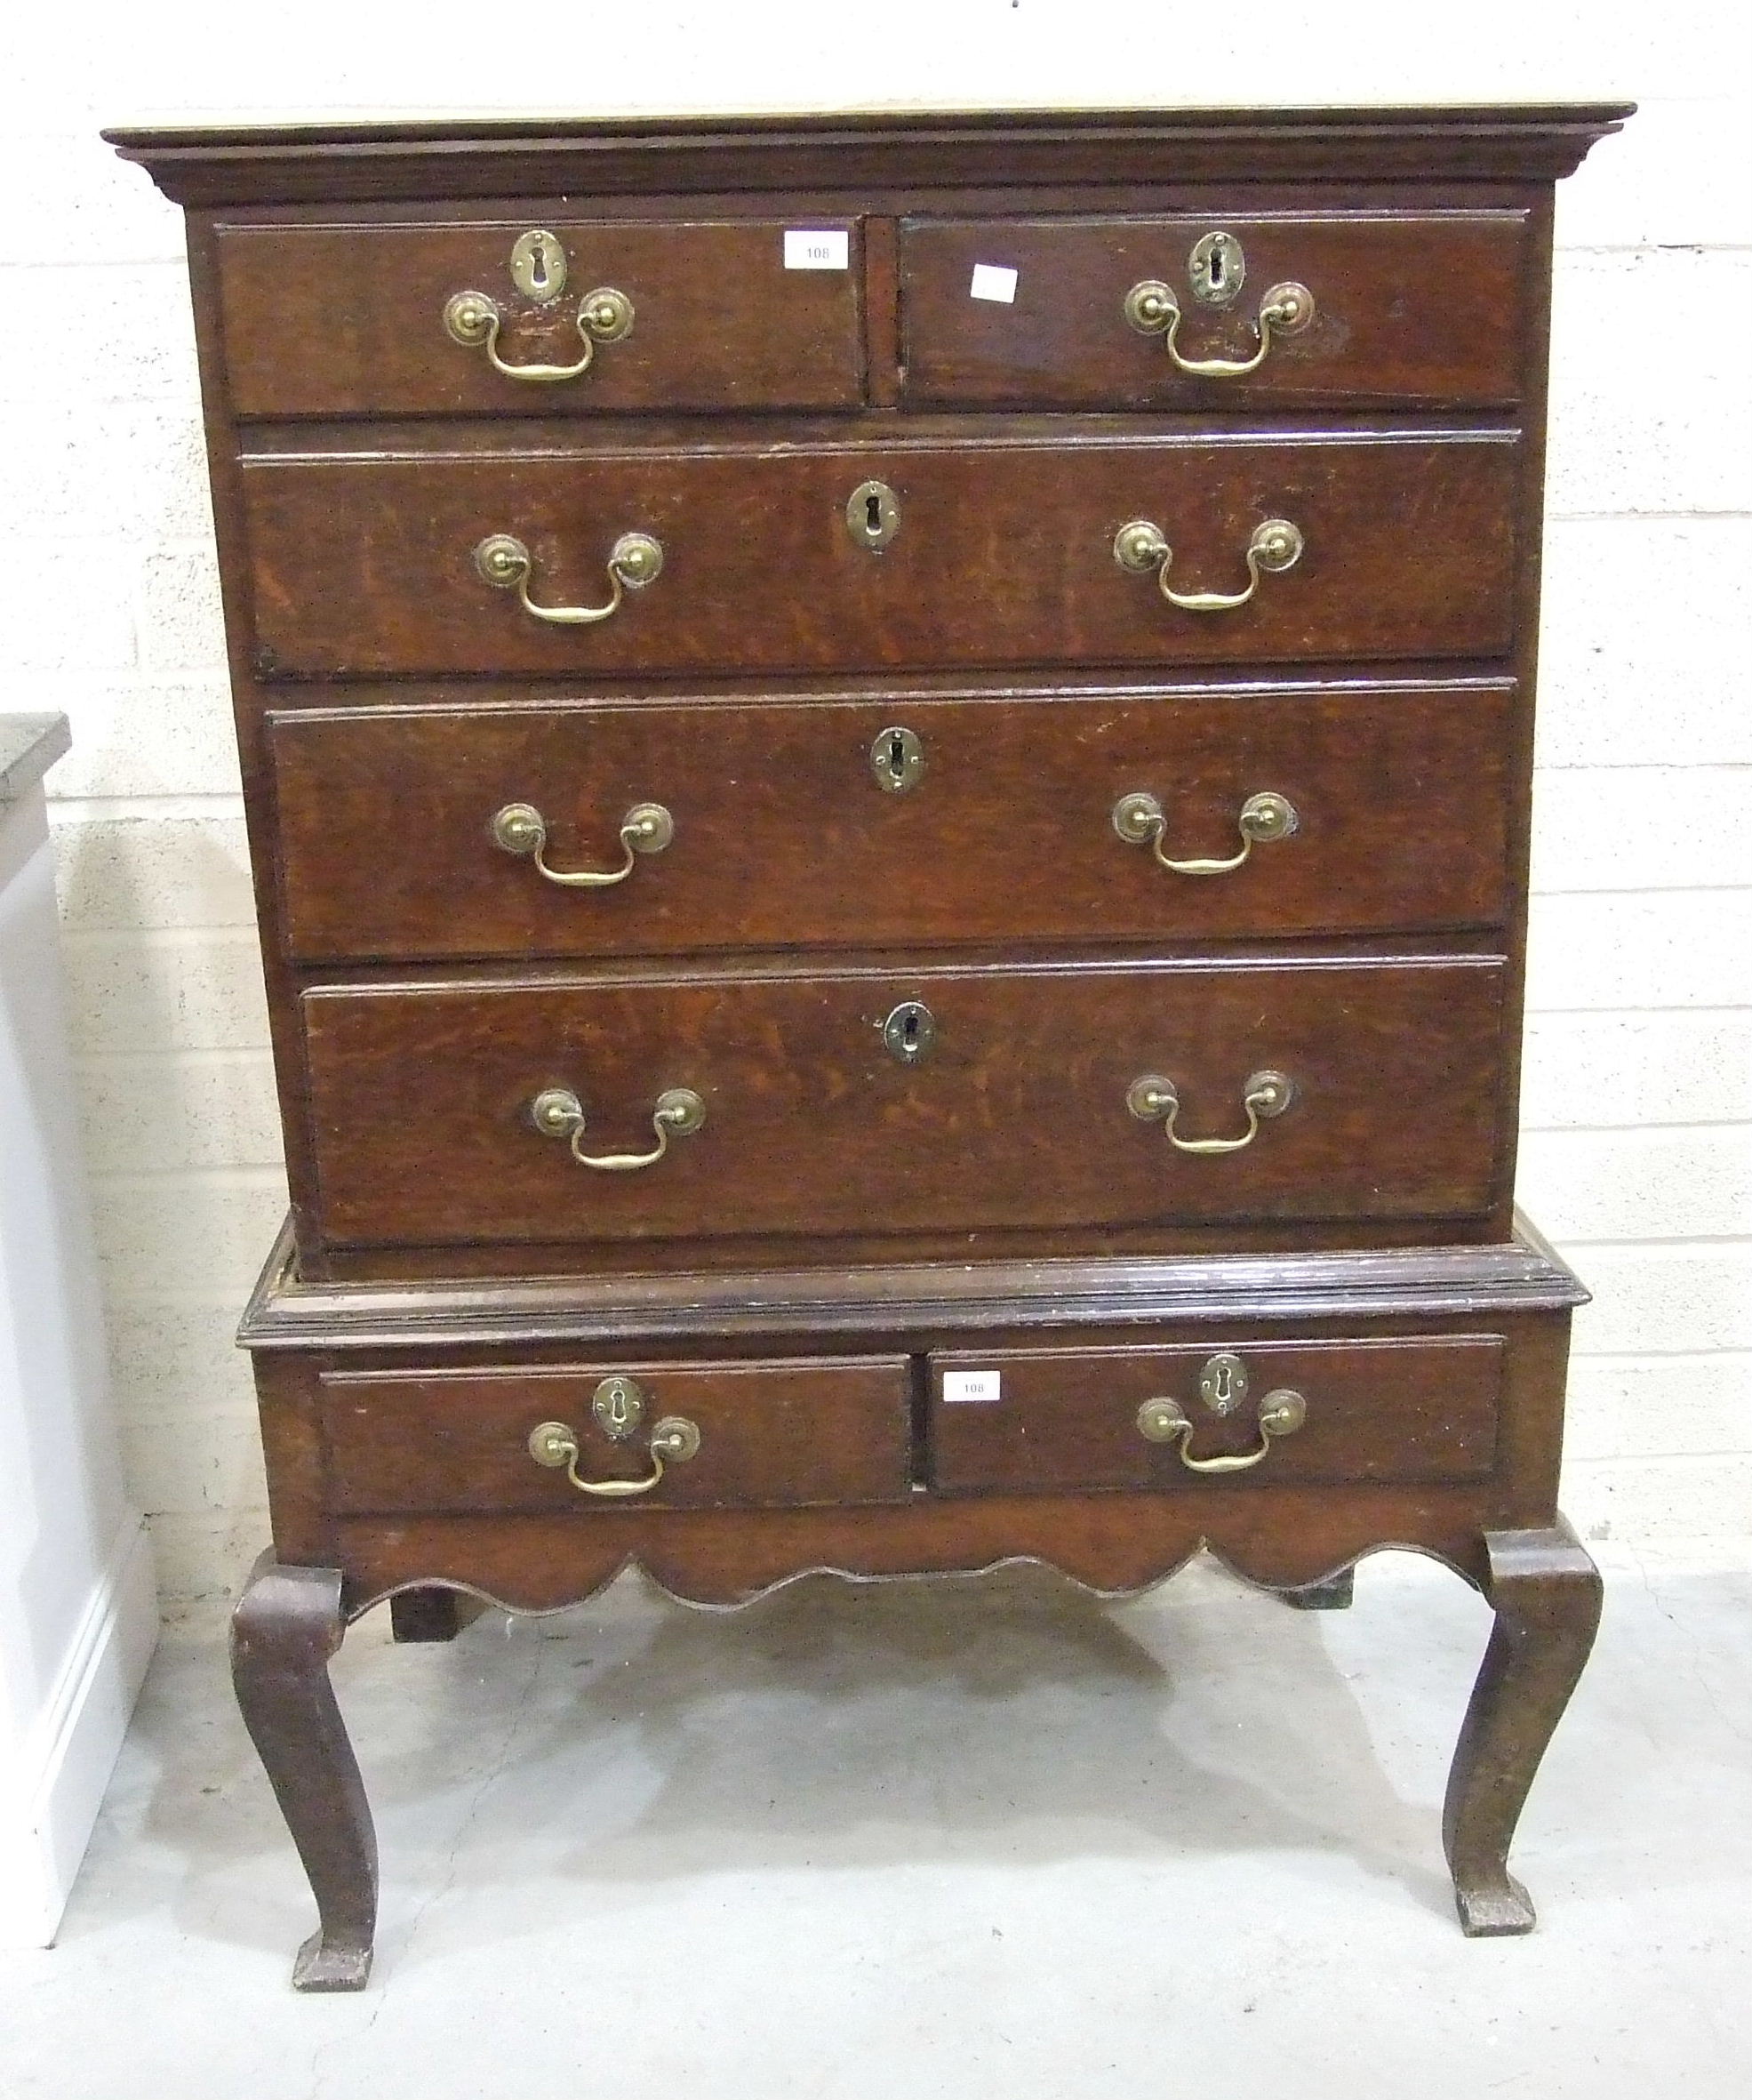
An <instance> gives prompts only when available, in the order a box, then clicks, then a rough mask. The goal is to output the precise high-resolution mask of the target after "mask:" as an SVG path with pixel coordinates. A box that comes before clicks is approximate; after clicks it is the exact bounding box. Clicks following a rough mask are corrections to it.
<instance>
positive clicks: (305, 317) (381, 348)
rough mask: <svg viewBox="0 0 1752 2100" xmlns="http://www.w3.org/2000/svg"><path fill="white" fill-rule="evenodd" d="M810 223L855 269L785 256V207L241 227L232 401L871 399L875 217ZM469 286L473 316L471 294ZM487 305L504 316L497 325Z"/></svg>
mask: <svg viewBox="0 0 1752 2100" xmlns="http://www.w3.org/2000/svg"><path fill="white" fill-rule="evenodd" d="M812 229H814V230H819V231H820V232H822V233H824V234H826V235H828V236H829V238H828V249H829V252H831V253H836V254H843V256H844V267H842V268H838V269H819V268H817V269H788V268H787V267H786V254H787V248H786V236H787V232H788V230H795V229H788V228H786V227H785V226H783V225H781V224H780V223H779V222H778V221H776V220H773V221H768V220H734V221H726V222H722V223H716V224H715V223H690V222H687V221H684V220H628V219H618V220H607V219H604V220H576V219H570V218H566V217H564V216H562V217H558V218H556V217H552V216H547V215H544V214H543V212H542V211H541V208H540V206H537V205H531V206H530V208H529V215H528V216H526V217H523V218H516V219H505V220H476V221H474V222H472V223H469V224H467V225H456V224H450V225H430V226H411V225H392V224H376V225H356V226H253V227H252V226H228V227H224V228H221V229H220V235H219V282H220V308H221V311H222V313H223V317H224V327H225V355H226V373H227V380H228V385H229V387H230V390H231V402H232V408H233V411H234V413H236V414H237V415H239V416H244V417H256V416H261V417H268V416H363V415H375V416H398V415H458V414H467V415H482V414H488V415H518V414H521V415H540V416H568V415H580V414H581V415H589V414H592V413H627V412H629V411H632V412H637V411H641V410H653V409H720V410H736V409H770V408H790V409H844V408H854V407H856V406H858V405H860V403H861V401H862V400H863V397H864V377H863V349H862V325H861V322H860V314H859V303H858V285H859V278H860V270H861V259H860V240H859V228H858V225H857V223H856V221H855V220H845V219H828V220H820V221H819V222H818V221H812ZM536 235H545V236H550V242H542V241H535V240H531V241H529V242H528V246H527V249H526V251H525V252H526V253H527V256H528V260H527V261H525V260H522V259H521V258H520V257H519V256H518V254H517V246H518V244H519V242H520V241H524V240H525V239H526V236H536ZM792 252H793V254H795V249H793V251H792ZM514 269H515V271H516V275H515V276H514ZM532 272H534V273H535V275H534V276H533V277H532ZM519 277H521V279H522V285H523V286H527V287H530V288H529V289H524V288H520V285H519V282H518V278H519ZM556 287H557V289H556ZM470 293H472V294H475V295H476V301H477V302H479V303H477V304H476V306H475V308H474V309H472V319H471V316H470V309H468V308H466V307H463V308H459V306H458V305H457V303H456V302H457V301H458V300H459V299H460V298H463V297H464V296H465V295H467V294H470ZM604 293H612V294H614V297H613V298H612V299H609V300H606V301H604V298H603V296H602V295H603V294H604ZM592 294H596V301H595V303H594V304H592V303H591V295H592ZM490 310H491V312H492V313H493V314H495V315H496V317H497V319H496V325H495V326H493V327H490V328H484V327H483V325H482V322H483V317H484V316H486V315H487V314H488V313H489V311H490ZM459 334H460V337H461V338H462V340H459ZM489 336H490V337H491V340H490V341H489V340H488V338H489ZM495 360H496V361H497V365H496V364H495ZM498 365H502V366H505V367H508V369H507V370H500V369H498V368H497V366H498ZM580 365H581V367H582V369H577V368H578V367H580ZM538 370H543V371H546V372H547V373H566V374H569V376H564V377H558V378H555V377H548V378H538V377H535V376H532V374H533V373H535V372H536V371H538Z"/></svg>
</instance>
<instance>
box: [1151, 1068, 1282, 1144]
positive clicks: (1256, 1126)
mask: <svg viewBox="0 0 1752 2100" xmlns="http://www.w3.org/2000/svg"><path fill="white" fill-rule="evenodd" d="M1295 1097H1296V1085H1295V1081H1294V1080H1293V1079H1292V1078H1290V1077H1289V1076H1288V1075H1287V1074H1286V1073H1284V1072H1269V1071H1265V1072H1254V1073H1252V1075H1251V1076H1250V1077H1249V1078H1248V1081H1247V1084H1246V1086H1245V1087H1244V1090H1243V1092H1242V1095H1241V1106H1242V1108H1243V1109H1244V1110H1245V1111H1246V1116H1247V1127H1246V1129H1245V1131H1244V1133H1243V1134H1242V1135H1241V1136H1239V1137H1182V1136H1181V1135H1180V1133H1179V1131H1177V1130H1176V1129H1175V1127H1174V1124H1175V1121H1176V1119H1177V1118H1178V1117H1179V1115H1180V1090H1179V1088H1178V1087H1177V1086H1175V1085H1174V1082H1173V1081H1172V1079H1164V1078H1161V1077H1160V1075H1159V1074H1157V1073H1154V1072H1150V1073H1147V1074H1145V1076H1144V1077H1143V1078H1140V1079H1133V1080H1132V1084H1131V1085H1130V1086H1128V1087H1127V1088H1126V1090H1125V1105H1126V1107H1127V1108H1128V1109H1130V1110H1131V1111H1132V1114H1133V1115H1134V1116H1135V1117H1136V1118H1138V1120H1139V1121H1140V1123H1160V1124H1161V1126H1162V1128H1163V1133H1164V1135H1165V1136H1166V1138H1167V1140H1168V1142H1169V1143H1170V1144H1171V1145H1172V1146H1173V1148H1174V1150H1176V1151H1177V1152H1191V1153H1195V1154H1198V1155H1200V1156H1204V1155H1206V1154H1210V1153H1215V1152H1242V1151H1245V1150H1246V1149H1247V1147H1248V1146H1249V1145H1251V1144H1252V1142H1253V1140H1254V1139H1255V1138H1256V1137H1257V1136H1258V1135H1259V1134H1260V1124H1261V1123H1265V1122H1269V1121H1270V1120H1271V1119H1272V1118H1274V1117H1276V1116H1281V1115H1282V1114H1283V1113H1284V1110H1285V1109H1287V1108H1288V1107H1289V1105H1290V1103H1291V1102H1292V1101H1293V1100H1294V1099H1295Z"/></svg>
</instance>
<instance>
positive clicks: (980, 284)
mask: <svg viewBox="0 0 1752 2100" xmlns="http://www.w3.org/2000/svg"><path fill="white" fill-rule="evenodd" d="M967 296H968V297H969V298H970V299H990V300H995V301H996V302H997V304H998V305H999V306H1014V305H1015V303H1016V273H1015V271H1014V270H1013V269H1005V268H1004V266H1003V265H1002V264H1001V263H996V262H976V263H975V264H974V265H973V282H972V284H971V285H969V286H968V287H967Z"/></svg>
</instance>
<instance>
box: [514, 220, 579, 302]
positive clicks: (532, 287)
mask: <svg viewBox="0 0 1752 2100" xmlns="http://www.w3.org/2000/svg"><path fill="white" fill-rule="evenodd" d="M565 278H566V260H565V250H564V248H563V247H562V246H561V245H560V243H559V240H558V238H557V236H556V235H554V234H551V233H549V232H548V230H547V228H545V227H539V226H538V227H532V228H530V230H529V232H527V233H520V234H519V235H518V236H517V237H516V240H515V241H513V242H512V244H511V282H512V283H513V284H514V285H516V287H517V289H518V291H519V292H521V293H523V295H524V298H525V299H533V300H537V301H540V302H541V303H543V304H546V303H547V302H548V301H551V300H556V299H557V298H558V297H559V295H560V293H562V292H564V290H565Z"/></svg>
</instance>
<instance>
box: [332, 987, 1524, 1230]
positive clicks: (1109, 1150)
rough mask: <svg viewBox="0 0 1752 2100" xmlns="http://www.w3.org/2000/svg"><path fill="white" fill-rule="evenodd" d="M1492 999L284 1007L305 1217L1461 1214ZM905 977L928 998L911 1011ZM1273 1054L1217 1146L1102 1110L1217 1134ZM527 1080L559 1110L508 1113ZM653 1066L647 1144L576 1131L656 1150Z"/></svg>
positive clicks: (615, 997) (1487, 1174)
mask: <svg viewBox="0 0 1752 2100" xmlns="http://www.w3.org/2000/svg"><path fill="white" fill-rule="evenodd" d="M1502 999H1503V969H1502V966H1501V964H1500V960H1499V959H1498V958H1492V957H1454V958H1441V959H1420V960H1417V961H1412V962H1404V961H1390V962H1389V961H1369V962H1364V961H1356V960H1344V961H1331V962H1329V961H1324V960H1323V961H1297V962H1278V963H1272V964H1269V965H1258V964H1254V963H1251V962H1241V961H1224V962H1219V963H1215V964H1211V963H1197V964H1195V963H1182V962H1172V963H1154V964H1140V965H1126V966H1120V965H1117V964H1105V965H1104V964H1080V965H1066V964H1056V965H1052V964H1043V965H1040V966H973V967H968V968H955V967H946V966H932V967H927V968H918V969H913V970H904V971H902V970H895V969H892V968H878V967H875V966H856V965H854V966H846V967H844V968H842V969H838V970H825V969H820V970H814V971H810V970H805V969H798V968H794V967H791V966H772V967H770V968H769V969H767V970H765V971H763V972H756V971H752V970H741V971H732V970H731V969H728V968H725V967H724V966H699V967H697V968H694V969H691V970H684V971H678V972H676V973H674V974H668V975H665V974H659V973H657V972H655V971H653V970H649V969H647V970H639V969H636V968H632V969H628V970H624V971H621V972H611V971H608V970H601V971H598V972H596V973H595V974H592V975H589V976H588V977H587V976H582V975H580V976H577V977H573V978H572V979H569V980H547V981H541V980H526V981H523V982H500V983H480V982H475V983H468V984H455V983H436V984H430V985H425V986H419V985H391V986H384V987H379V986H372V985H348V986H336V987H332V988H323V989H320V990H311V991H307V992H306V993H305V995H304V997H303V1002H302V1004H303V1012H304V1020H305V1027H306V1031H307V1041H308V1060H309V1074H310V1086H311V1096H310V1106H311V1119H312V1127H313V1131H314V1141H315V1149H316V1169H317V1181H318V1184H319V1188H320V1191H321V1209H322V1215H323V1223H324V1231H325V1233H326V1234H327V1235H328V1236H329V1237H330V1238H332V1239H334V1240H336V1241H340V1242H348V1243H352V1244H355V1245H370V1244H373V1243H379V1244H414V1243H422V1242H423V1243H432V1244H445V1243H464V1242H467V1241H469V1240H471V1239H476V1238H479V1239H489V1240H496V1241H500V1242H505V1241H519V1240H523V1241H550V1242H552V1241H564V1240H580V1239H582V1240H590V1239H625V1238H641V1237H650V1236H668V1237H684V1238H694V1237H700V1236H716V1235H724V1234H735V1233H786V1234H823V1233H851V1232H868V1231H871V1230H885V1231H895V1230H907V1229H908V1228H911V1227H938V1228H948V1229H956V1230H958V1229H962V1228H967V1229H972V1228H975V1227H980V1226H990V1227H1009V1226H1015V1227H1040V1226H1045V1227H1054V1226H1057V1227H1068V1226H1077V1225H1101V1224H1109V1223H1111V1224H1119V1223H1132V1224H1148V1223H1151V1222H1181V1221H1202V1220H1207V1219H1232V1220H1246V1219H1263V1220H1270V1219H1346V1218H1395V1217H1411V1218H1437V1217H1458V1216H1470V1215H1475V1214H1478V1213H1480V1212H1483V1211H1484V1210H1485V1209H1487V1208H1488V1207H1489V1206H1490V1204H1491V1203H1492V1200H1493V1198H1494V1197H1495V1196H1496V1194H1497V1193H1498V1191H1497V1190H1496V1187H1495V1164H1496V1163H1495V1142H1494V1133H1495V1129H1496V1118H1497V1100H1498V1087H1499V1067H1500V1056H1501V1030H1502ZM909 1002H916V1003H918V1004H921V1005H923V1006H924V1007H925V1008H926V1009H927V1011H928V1016H929V1018H928V1019H926V1018H925V1017H924V1016H921V1015H920V1014H917V1013H916V1012H911V1013H910V1022H911V1026H910V1027H909V1026H908V1017H909V1006H908V1003H909ZM891 1046H892V1047H891ZM921 1046H924V1054H922V1055H921V1056H920V1057H919V1061H918V1062H916V1063H911V1064H908V1063H905V1062H901V1061H900V1060H901V1057H902V1056H904V1055H906V1054H908V1053H909V1052H912V1053H916V1052H917V1051H918V1050H919V1049H920V1047H921ZM1272 1070H1275V1071H1278V1072H1282V1073H1285V1074H1287V1075H1288V1076H1289V1078H1291V1080H1292V1082H1293V1083H1294V1086H1295V1089H1296V1093H1295V1097H1294V1099H1293V1101H1292V1103H1291V1105H1290V1107H1289V1108H1288V1109H1287V1110H1285V1111H1284V1113H1282V1114H1280V1115H1277V1116H1276V1117H1274V1118H1271V1119H1269V1120H1260V1123H1259V1125H1258V1132H1257V1135H1256V1137H1255V1138H1254V1140H1253V1142H1252V1143H1250V1144H1249V1145H1247V1146H1246V1148H1245V1149H1244V1150H1232V1151H1228V1152H1225V1153H1223V1154H1220V1155H1213V1154H1208V1153H1188V1152H1184V1151H1180V1150H1175V1149H1174V1147H1173V1146H1172V1145H1171V1144H1170V1142H1168V1137H1167V1134H1166V1130H1165V1127H1164V1121H1163V1120H1162V1118H1161V1115H1160V1114H1159V1113H1157V1114H1156V1117H1155V1119H1147V1118H1140V1116H1139V1115H1138V1114H1134V1113H1132V1111H1131V1109H1130V1108H1129V1107H1128V1095H1129V1094H1130V1092H1131V1090H1132V1087H1133V1085H1134V1082H1137V1081H1139V1080H1140V1078H1145V1077H1147V1076H1152V1075H1155V1076H1160V1077H1163V1078H1167V1079H1169V1080H1172V1083H1173V1085H1174V1086H1175V1087H1176V1089H1177V1090H1178V1092H1179V1094H1180V1110H1179V1112H1178V1120H1177V1125H1176V1132H1177V1134H1178V1135H1179V1136H1180V1137H1182V1138H1186V1139H1189V1140H1204V1139H1211V1138H1217V1139H1232V1138H1234V1137H1236V1136H1238V1135H1240V1134H1244V1131H1245V1129H1246V1126H1247V1122H1248V1119H1249V1117H1250V1114H1251V1111H1250V1110H1247V1109H1246V1108H1245V1106H1244V1094H1245V1093H1246V1090H1247V1086H1248V1082H1249V1081H1250V1079H1251V1078H1252V1076H1253V1075H1254V1074H1256V1073H1260V1072H1262V1071H1272ZM549 1090H555V1091H561V1092H569V1093H570V1094H572V1096H574V1097H575V1098H576V1100H577V1101H578V1102H580V1104H581V1106H582V1108H583V1110H584V1111H585V1114H586V1118H587V1121H586V1126H585V1128H584V1129H583V1131H582V1132H580V1133H577V1134H573V1133H572V1129H571V1126H570V1125H569V1124H568V1123H565V1122H564V1121H558V1122H556V1126H555V1129H554V1131H553V1132H552V1133H550V1134H542V1132H541V1131H540V1130H539V1129H538V1128H537V1127H536V1125H535V1121H534V1119H533V1116H532V1109H533V1104H534V1103H535V1102H536V1100H537V1098H538V1096H540V1095H542V1094H545V1093H548V1091H549ZM670 1090H691V1092H692V1094H695V1095H697V1096H698V1099H699V1101H700V1103H701V1104H702V1105H703V1108H704V1110H705V1122H704V1126H703V1127H702V1128H700V1129H698V1130H697V1131H695V1132H693V1133H692V1134H675V1135H672V1136H669V1137H668V1144H667V1150H666V1152H665V1154H664V1156H663V1157H662V1158H660V1159H659V1160H657V1161H656V1162H655V1163H654V1164H653V1165H652V1166H647V1167H644V1168H642V1169H640V1170H639V1171H636V1172H633V1171H617V1172H601V1171H593V1170H591V1169H590V1168H589V1167H588V1166H580V1164H579V1163H578V1162H577V1161H576V1160H575V1159H574V1158H573V1157H572V1150H571V1146H572V1144H575V1145H576V1146H577V1147H578V1149H579V1150H580V1151H583V1152H587V1153H590V1154H593V1155H601V1154H609V1155H621V1156H625V1155H629V1154H633V1153H635V1152H638V1151H649V1150H653V1149H654V1142H655V1141H654V1137H653V1129H654V1122H653V1110H654V1106H655V1104H656V1103H657V1102H658V1100H659V1098H660V1096H662V1095H664V1094H667V1093H668V1092H670ZM1152 1105H1153V1106H1155V1107H1156V1109H1157V1110H1160V1108H1161V1106H1162V1104H1161V1103H1160V1102H1156V1103H1154V1104H1152V1103H1149V1102H1141V1101H1140V1106H1141V1107H1145V1108H1149V1107H1151V1106H1152ZM555 1112H556V1117H557V1115H558V1110H557V1107H556V1110H555Z"/></svg>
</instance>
